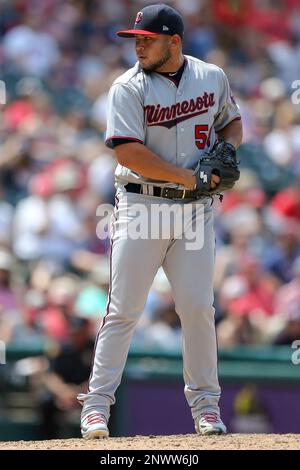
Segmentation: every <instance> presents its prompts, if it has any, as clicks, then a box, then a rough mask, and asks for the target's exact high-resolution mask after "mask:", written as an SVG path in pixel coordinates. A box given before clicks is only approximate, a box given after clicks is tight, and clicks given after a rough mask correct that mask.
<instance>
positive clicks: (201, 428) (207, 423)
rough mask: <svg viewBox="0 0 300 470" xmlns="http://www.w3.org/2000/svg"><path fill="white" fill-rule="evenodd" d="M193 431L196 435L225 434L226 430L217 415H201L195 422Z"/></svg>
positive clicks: (211, 413)
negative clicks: (194, 430)
mask: <svg viewBox="0 0 300 470" xmlns="http://www.w3.org/2000/svg"><path fill="white" fill-rule="evenodd" d="M195 429H196V432H197V433H198V434H203V435H208V436H209V435H212V434H226V432H227V429H226V426H225V424H224V423H223V421H222V420H221V418H220V416H219V415H218V414H217V413H213V412H206V413H202V414H201V415H200V416H199V418H197V419H196V421H195Z"/></svg>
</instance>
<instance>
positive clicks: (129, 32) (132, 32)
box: [117, 29, 159, 38]
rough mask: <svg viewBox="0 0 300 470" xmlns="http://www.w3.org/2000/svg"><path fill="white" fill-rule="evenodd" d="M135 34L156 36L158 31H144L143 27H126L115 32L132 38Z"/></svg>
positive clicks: (122, 36)
mask: <svg viewBox="0 0 300 470" xmlns="http://www.w3.org/2000/svg"><path fill="white" fill-rule="evenodd" d="M136 34H141V35H143V36H157V35H158V34H159V33H152V32H151V31H146V30H145V29H126V30H124V31H118V32H117V35H118V36H120V37H121V38H132V37H133V36H135V35H136Z"/></svg>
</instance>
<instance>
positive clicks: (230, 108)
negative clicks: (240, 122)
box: [214, 69, 241, 132]
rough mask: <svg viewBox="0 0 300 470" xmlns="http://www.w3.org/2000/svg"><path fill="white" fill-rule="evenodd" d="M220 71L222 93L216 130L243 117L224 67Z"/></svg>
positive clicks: (215, 125) (215, 122)
mask: <svg viewBox="0 0 300 470" xmlns="http://www.w3.org/2000/svg"><path fill="white" fill-rule="evenodd" d="M220 72H221V74H220V80H221V83H220V88H221V93H220V99H219V112H218V113H217V115H216V117H215V121H214V128H215V130H216V132H219V131H220V130H222V129H223V128H224V127H225V126H227V124H229V123H230V122H231V121H234V120H236V119H241V115H240V109H239V106H238V104H237V103H236V101H235V98H234V96H233V93H232V91H231V88H230V85H229V83H228V79H227V77H226V75H225V73H224V72H223V70H222V69H220Z"/></svg>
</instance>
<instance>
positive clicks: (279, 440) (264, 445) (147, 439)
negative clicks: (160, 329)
mask: <svg viewBox="0 0 300 470" xmlns="http://www.w3.org/2000/svg"><path fill="white" fill-rule="evenodd" d="M219 449H222V450H223V449H224V450H225V449H226V450H227V449H228V450H235V449H236V450H257V449H261V450H263V449H270V450H273V449H278V450H281V449H283V450H284V449H297V450H300V435H298V434H227V435H226V436H198V435H196V434H185V435H177V436H134V437H112V438H109V439H102V440H95V441H85V440H84V439H60V440H51V441H16V442H0V450H175V451H176V450H178V451H179V450H219Z"/></svg>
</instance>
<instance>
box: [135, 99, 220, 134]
mask: <svg viewBox="0 0 300 470" xmlns="http://www.w3.org/2000/svg"><path fill="white" fill-rule="evenodd" d="M214 104H215V96H214V93H207V92H205V93H204V94H203V95H202V96H198V97H197V98H191V99H190V100H189V101H187V100H185V101H182V102H181V103H176V104H173V105H172V106H166V107H164V108H163V107H161V105H160V104H157V105H148V106H145V108H144V109H145V119H146V125H147V126H149V127H150V126H163V127H167V128H168V129H171V127H173V126H176V125H177V124H178V123H180V122H182V121H185V120H186V119H190V118H192V117H194V116H198V115H199V114H205V113H207V112H208V110H209V108H211V107H212V106H214Z"/></svg>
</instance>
